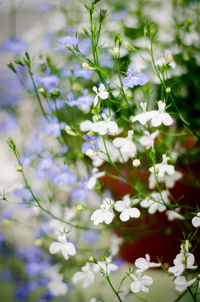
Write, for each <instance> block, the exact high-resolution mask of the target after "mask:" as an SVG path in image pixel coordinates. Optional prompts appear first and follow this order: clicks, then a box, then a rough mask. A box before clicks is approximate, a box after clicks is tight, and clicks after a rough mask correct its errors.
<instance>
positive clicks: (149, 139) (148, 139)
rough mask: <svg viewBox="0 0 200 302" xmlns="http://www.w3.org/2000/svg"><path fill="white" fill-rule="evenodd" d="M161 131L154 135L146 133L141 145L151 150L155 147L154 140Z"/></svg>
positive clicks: (141, 139)
mask: <svg viewBox="0 0 200 302" xmlns="http://www.w3.org/2000/svg"><path fill="white" fill-rule="evenodd" d="M158 133H159V131H158V130H157V131H155V132H153V133H152V134H150V133H149V132H148V131H144V134H145V135H143V136H142V137H141V138H140V140H139V142H140V144H141V145H143V146H145V148H146V149H147V150H148V149H149V148H153V146H154V139H155V138H156V136H157V135H158Z"/></svg>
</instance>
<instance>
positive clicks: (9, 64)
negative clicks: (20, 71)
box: [7, 61, 17, 73]
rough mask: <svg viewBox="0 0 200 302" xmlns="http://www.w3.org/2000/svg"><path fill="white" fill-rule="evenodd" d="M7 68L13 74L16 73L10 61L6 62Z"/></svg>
mask: <svg viewBox="0 0 200 302" xmlns="http://www.w3.org/2000/svg"><path fill="white" fill-rule="evenodd" d="M7 65H8V67H9V68H10V69H11V70H12V71H13V72H14V73H17V71H16V69H15V67H14V66H13V63H12V62H11V61H8V63H7Z"/></svg>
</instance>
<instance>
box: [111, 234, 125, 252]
mask: <svg viewBox="0 0 200 302" xmlns="http://www.w3.org/2000/svg"><path fill="white" fill-rule="evenodd" d="M122 242H123V238H121V237H118V236H117V235H115V234H113V235H111V239H110V253H111V255H112V256H115V255H116V254H117V253H118V251H119V247H120V245H121V244H122Z"/></svg>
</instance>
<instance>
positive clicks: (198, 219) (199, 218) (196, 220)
mask: <svg viewBox="0 0 200 302" xmlns="http://www.w3.org/2000/svg"><path fill="white" fill-rule="evenodd" d="M192 225H193V226H194V227H195V228H198V227H199V226H200V212H198V213H197V215H196V216H195V217H193V218H192Z"/></svg>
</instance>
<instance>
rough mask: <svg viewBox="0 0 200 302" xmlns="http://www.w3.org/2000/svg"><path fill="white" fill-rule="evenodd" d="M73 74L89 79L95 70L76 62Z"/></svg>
mask: <svg viewBox="0 0 200 302" xmlns="http://www.w3.org/2000/svg"><path fill="white" fill-rule="evenodd" d="M73 74H74V76H75V77H77V78H83V79H86V80H88V79H90V78H91V76H92V74H93V70H87V69H84V68H81V67H80V66H79V65H78V64H74V69H73Z"/></svg>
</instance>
